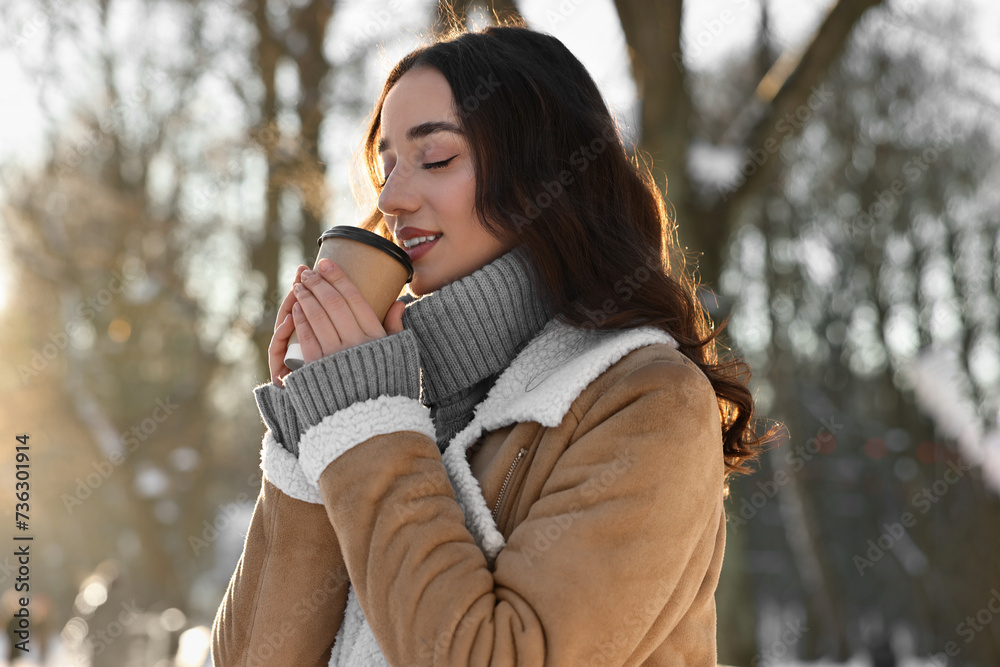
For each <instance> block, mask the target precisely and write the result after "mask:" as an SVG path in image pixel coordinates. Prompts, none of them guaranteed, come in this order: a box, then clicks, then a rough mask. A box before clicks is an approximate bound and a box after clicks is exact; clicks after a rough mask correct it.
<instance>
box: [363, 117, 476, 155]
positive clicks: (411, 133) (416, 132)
mask: <svg viewBox="0 0 1000 667" xmlns="http://www.w3.org/2000/svg"><path fill="white" fill-rule="evenodd" d="M435 132H454V133H455V134H465V133H464V132H462V128H460V127H459V126H457V125H455V124H454V123H448V122H445V121H442V120H435V121H429V122H427V123H420V125H414V126H413V127H411V128H410V129H408V130H407V131H406V138H407V139H408V140H409V141H413V140H414V139H419V138H421V137H426V136H428V135H431V134H434V133H435ZM387 150H389V140H388V139H382V140H380V141H379V142H378V152H379V153H384V152H385V151H387Z"/></svg>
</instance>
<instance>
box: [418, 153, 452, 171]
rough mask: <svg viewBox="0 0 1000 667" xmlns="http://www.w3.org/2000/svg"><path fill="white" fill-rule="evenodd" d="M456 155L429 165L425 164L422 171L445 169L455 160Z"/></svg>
mask: <svg viewBox="0 0 1000 667" xmlns="http://www.w3.org/2000/svg"><path fill="white" fill-rule="evenodd" d="M457 157H458V156H457V155H452V156H451V157H450V158H448V159H447V160H442V161H441V162H431V163H430V164H425V165H424V169H440V168H441V167H447V166H448V163H449V162H451V161H452V160H454V159H455V158H457Z"/></svg>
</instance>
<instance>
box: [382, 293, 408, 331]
mask: <svg viewBox="0 0 1000 667" xmlns="http://www.w3.org/2000/svg"><path fill="white" fill-rule="evenodd" d="M404 310H406V303H405V302H403V301H397V302H396V303H394V304H392V305H391V306H389V311H388V312H387V313H386V314H385V320H384V321H383V323H382V326H383V327H385V333H386V335H387V336H391V335H392V334H395V333H399V332H400V331H402V330H403V311H404Z"/></svg>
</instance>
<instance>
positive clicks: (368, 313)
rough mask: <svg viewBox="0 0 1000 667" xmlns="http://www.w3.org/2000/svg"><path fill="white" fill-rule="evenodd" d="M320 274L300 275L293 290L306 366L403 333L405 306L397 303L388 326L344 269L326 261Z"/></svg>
mask: <svg viewBox="0 0 1000 667" xmlns="http://www.w3.org/2000/svg"><path fill="white" fill-rule="evenodd" d="M316 268H318V269H319V271H318V272H317V271H304V272H302V273H300V274H299V276H300V277H301V282H300V283H299V284H296V285H295V287H294V288H293V292H294V294H295V300H296V303H295V304H294V305H293V307H292V321H293V323H294V324H295V330H296V331H297V332H298V333H297V334H296V335H297V336H298V339H299V344H300V345H301V346H302V358H303V359H304V360H305V363H307V364H308V363H309V362H311V361H316V360H317V359H321V358H322V357H326V356H329V355H331V354H336V353H337V352H340V351H342V350H346V349H347V348H350V347H354V346H356V345H361V344H363V343H367V342H370V341H373V340H378V339H379V338H385V337H386V336H389V335H391V334H394V333H399V332H400V331H402V330H403V311H404V310H405V309H406V304H405V303H403V302H402V301H397V302H396V303H394V304H392V306H391V307H390V308H389V311H388V312H387V313H386V315H385V326H384V328H383V323H382V322H379V319H378V316H377V315H376V314H375V311H374V310H372V307H371V306H370V305H368V302H367V301H365V299H364V297H363V296H361V292H360V291H358V288H357V287H356V286H355V285H354V283H353V282H351V279H350V278H348V277H347V274H345V273H344V272H343V270H342V269H341V268H340V267H339V266H337V265H336V264H334V263H333V262H331V261H330V260H329V259H327V258H325V257H324V258H323V259H321V260H320V261H319V264H317V267H316Z"/></svg>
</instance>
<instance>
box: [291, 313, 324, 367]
mask: <svg viewBox="0 0 1000 667" xmlns="http://www.w3.org/2000/svg"><path fill="white" fill-rule="evenodd" d="M292 319H293V320H294V321H295V331H297V332H298V333H297V334H296V335H297V336H298V338H299V345H301V346H302V360H303V361H304V362H305V363H307V364H308V363H309V362H311V361H316V360H317V359H321V358H322V357H323V349H322V347H320V344H319V340H318V339H317V338H316V333H315V332H314V331H313V329H312V326H311V325H310V324H309V320H308V319H306V315H305V312H304V311H303V309H302V306H301V304H298V303H296V304H295V305H294V306H292Z"/></svg>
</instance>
